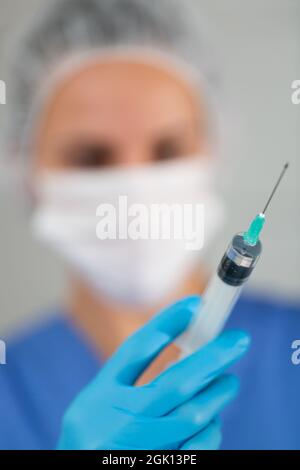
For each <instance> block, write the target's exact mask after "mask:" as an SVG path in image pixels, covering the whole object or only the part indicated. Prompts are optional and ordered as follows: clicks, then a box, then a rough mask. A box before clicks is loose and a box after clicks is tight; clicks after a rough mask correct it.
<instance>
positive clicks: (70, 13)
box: [5, 0, 216, 152]
mask: <svg viewBox="0 0 300 470" xmlns="http://www.w3.org/2000/svg"><path fill="white" fill-rule="evenodd" d="M120 46H121V47H124V46H125V47H126V46H128V47H136V46H138V47H139V48H144V47H145V48H151V49H153V50H157V51H160V52H162V53H163V54H167V55H169V56H170V57H174V58H178V59H179V60H180V61H181V62H182V63H185V64H186V65H187V66H190V67H191V68H192V69H193V70H194V71H195V73H196V75H197V74H198V75H199V77H202V80H203V79H204V80H205V82H207V84H208V85H209V87H210V88H212V89H213V90H214V89H215V88H214V87H215V85H216V74H215V72H214V68H213V67H212V65H211V63H210V62H211V61H210V50H209V49H208V48H207V45H206V42H205V39H204V37H203V27H202V26H201V15H200V12H199V7H198V5H197V1H196V0H184V1H183V0H55V1H53V2H51V5H50V6H48V7H47V8H45V9H44V10H43V11H42V14H40V15H39V16H38V17H35V18H34V21H32V23H31V25H30V27H28V28H27V31H25V32H23V34H22V37H21V38H19V44H18V46H17V47H16V48H15V54H14V55H13V61H12V64H11V70H12V73H11V79H10V82H9V83H10V90H11V96H10V98H9V101H10V105H11V113H10V119H8V126H7V132H6V139H5V140H6V142H7V143H8V146H9V147H10V148H11V147H12V145H11V143H13V147H14V148H15V150H16V151H17V152H18V151H20V148H21V146H22V140H23V139H24V134H25V133H27V134H28V132H29V133H30V129H28V127H30V126H29V124H28V122H29V121H30V119H29V116H30V114H31V112H32V107H33V103H34V102H35V99H36V94H37V90H39V89H40V88H41V87H42V86H43V84H44V83H45V82H46V80H47V77H48V76H49V75H50V74H51V73H52V72H53V70H54V69H55V67H57V64H58V63H60V62H62V61H63V60H65V59H67V58H68V57H70V56H72V55H74V54H76V53H83V52H85V51H93V50H95V51H98V50H102V51H105V50H108V49H109V48H117V47H120ZM26 127H27V131H26V132H25V130H26Z"/></svg>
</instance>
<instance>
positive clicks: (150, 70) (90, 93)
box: [43, 60, 201, 132]
mask: <svg viewBox="0 0 300 470" xmlns="http://www.w3.org/2000/svg"><path fill="white" fill-rule="evenodd" d="M199 101H200V99H199V97H198V95H197V94H196V91H195V90H194V89H193V88H192V86H190V85H189V84H188V83H187V82H185V81H184V80H183V79H181V78H179V77H178V76H176V75H175V73H174V72H173V71H168V70H167V69H166V70H164V69H162V68H158V67H155V66H152V65H148V64H142V63H138V62H134V61H126V62H125V61H117V60H111V61H105V62H103V63H101V62H98V63H94V64H90V65H88V66H87V65H85V66H84V68H82V69H81V70H79V71H77V72H76V73H75V72H74V73H73V74H72V75H71V76H68V78H66V79H65V81H63V82H61V83H60V84H59V86H57V87H56V89H55V92H54V93H53V94H52V97H51V99H50V100H49V102H48V104H47V105H46V107H45V109H44V114H43V118H44V125H47V126H48V127H52V128H60V129H62V128H63V129H65V130H70V129H73V131H74V130H75V129H76V128H80V129H83V128H84V127H88V128H89V129H91V128H93V127H95V128H96V127H97V131H99V128H100V127H101V129H102V130H103V131H105V130H107V131H108V130H112V129H114V130H116V129H118V128H120V129H123V131H124V132H126V131H127V132H129V131H130V129H131V127H132V126H134V127H135V131H136V132H137V131H138V128H143V129H144V130H151V129H153V128H155V127H158V126H164V125H165V126H168V125H170V124H172V123H173V122H175V123H176V122H177V121H179V120H184V119H189V118H191V117H195V116H196V115H197V114H199V110H200V108H201V106H200V102H199ZM131 130H132V129H131Z"/></svg>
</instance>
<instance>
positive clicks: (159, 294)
mask: <svg viewBox="0 0 300 470" xmlns="http://www.w3.org/2000/svg"><path fill="white" fill-rule="evenodd" d="M213 185H214V171H213V170H212V167H211V165H210V164H208V163H207V161H206V159H204V158H200V157H191V158H184V159H180V160H178V161H176V160H174V161H172V162H171V163H159V164H153V165H147V166H142V167H135V168H130V169H124V168H116V169H109V170H99V171H77V170H74V171H68V172H48V173H45V174H43V175H41V176H40V177H39V180H38V182H37V183H36V191H37V196H38V206H37V208H36V211H35V214H34V217H33V228H34V233H35V234H36V235H37V236H38V238H39V239H42V240H44V241H47V242H48V243H49V244H51V245H52V246H53V247H54V248H55V250H56V251H57V252H59V253H60V254H61V255H62V256H63V257H64V258H65V259H66V260H67V262H68V263H69V264H70V265H71V266H72V267H73V268H74V269H75V270H76V271H77V272H78V274H79V275H80V276H82V278H83V279H84V280H85V281H86V282H87V283H88V284H89V285H90V286H91V287H92V288H93V289H94V290H95V291H96V293H98V294H99V295H105V296H107V297H110V298H112V299H114V300H117V301H121V302H125V303H128V304H132V305H136V306H143V305H145V306H146V305H151V304H155V303H157V302H161V301H162V300H163V299H164V297H166V296H167V295H169V294H170V293H172V291H173V290H175V289H176V288H177V287H178V286H180V283H181V282H183V281H184V280H185V278H186V277H187V275H188V274H190V273H191V272H192V270H193V269H195V267H196V265H197V263H198V262H199V250H191V249H187V243H186V240H184V239H180V240H178V239H174V237H170V239H168V240H167V239H164V240H162V239H158V240H157V239H132V238H127V239H125V238H124V230H123V236H122V237H121V239H120V237H119V235H120V232H119V231H118V230H117V231H116V233H117V237H116V239H102V240H100V239H99V238H98V237H97V232H96V231H97V228H98V227H99V225H98V224H99V220H100V219H99V216H97V215H96V214H97V208H98V207H99V205H100V204H109V205H110V207H115V208H116V214H117V215H118V219H117V220H118V222H117V225H118V224H119V225H118V227H117V229H119V228H120V224H122V222H123V227H126V226H127V227H128V224H129V225H130V223H131V221H132V213H131V216H129V219H131V220H127V221H126V220H124V218H126V214H124V212H120V196H121V197H122V199H123V201H124V199H125V198H126V201H127V206H128V207H129V208H130V207H131V208H133V206H132V204H139V205H142V206H143V208H144V212H145V211H146V212H147V210H148V209H149V211H150V207H152V205H153V204H169V205H173V204H179V205H181V206H182V205H183V204H192V205H195V204H203V205H204V210H205V223H204V248H206V246H207V244H208V242H209V241H210V240H211V238H212V237H213V235H214V234H215V232H216V231H217V229H218V228H219V226H220V223H221V221H222V218H223V217H222V216H223V211H222V204H221V203H220V201H219V199H218V198H217V197H216V196H215V193H214V190H213ZM102 207H106V206H102ZM135 208H137V206H135ZM118 210H119V213H118ZM147 213H148V214H150V212H147ZM120 214H121V216H120ZM120 217H122V220H121V219H120ZM127 218H128V214H127ZM102 220H104V219H103V218H102ZM106 220H108V221H110V219H109V217H106ZM120 220H121V221H120ZM139 220H142V222H145V223H146V222H147V223H146V228H148V229H149V219H147V221H145V220H146V219H145V214H144V217H143V218H142V219H139ZM150 221H151V220H150ZM124 224H125V225H124ZM112 225H115V224H112ZM112 225H110V226H112ZM144 229H145V227H144ZM116 233H115V235H116ZM143 233H145V230H144V232H143ZM148 233H150V232H148ZM135 238H139V237H135Z"/></svg>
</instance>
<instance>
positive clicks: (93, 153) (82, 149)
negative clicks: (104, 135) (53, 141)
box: [63, 144, 115, 168]
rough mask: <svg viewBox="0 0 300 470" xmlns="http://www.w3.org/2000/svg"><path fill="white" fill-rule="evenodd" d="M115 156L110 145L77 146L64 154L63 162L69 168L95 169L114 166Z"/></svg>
mask: <svg viewBox="0 0 300 470" xmlns="http://www.w3.org/2000/svg"><path fill="white" fill-rule="evenodd" d="M114 154H115V151H114V148H113V147H112V146H109V145H99V144H97V145H96V144H77V145H76V146H72V147H71V148H69V149H67V150H65V151H64V152H63V160H64V163H65V164H66V165H67V166H68V167H74V168H95V167H102V166H108V165H111V164H113V160H114Z"/></svg>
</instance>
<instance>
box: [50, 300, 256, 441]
mask: <svg viewBox="0 0 300 470" xmlns="http://www.w3.org/2000/svg"><path fill="white" fill-rule="evenodd" d="M199 302H200V299H199V297H196V296H192V297H188V298H186V299H184V300H182V301H180V302H178V303H176V304H174V305H172V306H171V307H169V308H167V309H166V310H164V311H163V312H162V313H161V314H159V315H157V316H156V317H154V318H153V319H152V320H151V321H150V322H149V323H147V324H146V325H145V326H144V327H143V328H141V329H140V330H138V331H137V332H136V333H134V334H133V335H132V336H130V337H129V338H128V339H127V340H126V341H125V342H124V343H123V344H122V345H121V347H120V348H119V349H118V350H117V351H116V352H115V354H114V355H113V356H112V357H111V359H109V360H108V361H107V363H106V365H105V366H104V367H103V369H102V370H101V371H100V373H99V374H98V375H97V376H96V377H95V379H94V380H93V381H92V382H91V383H90V384H89V385H88V386H87V387H85V388H84V389H83V390H82V392H81V393H79V395H78V397H77V398H76V399H75V400H74V402H73V403H72V404H71V406H70V407H69V409H68V410H67V412H66V414H65V416H64V419H63V427H62V434H61V437H60V440H59V445H58V448H59V449H98V450H99V449H109V450H113V449H131V450H136V449H144V450H146V449H156V450H159V449H193V450H195V449H216V448H218V447H219V445H220V439H221V433H220V425H219V423H218V419H217V416H218V414H219V413H220V411H221V410H222V409H223V408H224V406H225V405H227V403H229V402H230V401H231V400H232V399H233V398H234V397H235V396H236V393H237V390H238V381H237V379H236V378H235V377H234V376H229V375H223V372H224V370H225V369H226V368H228V367H229V366H230V365H231V364H233V363H234V362H235V361H237V360H238V359H239V358H240V357H241V356H242V355H243V354H244V353H245V351H246V350H247V348H248V345H249V342H250V341H249V337H248V336H247V334H246V333H244V332H241V331H227V332H225V333H223V334H221V335H220V336H219V337H218V338H217V339H216V340H214V341H212V342H211V343H209V344H207V345H206V346H204V347H203V348H202V349H200V350H198V351H197V352H195V353H194V354H192V355H191V356H189V357H186V358H184V359H183V360H181V361H179V362H177V363H176V364H173V365H172V366H171V367H170V368H169V369H167V370H165V371H164V372H162V373H161V374H160V375H159V376H158V377H156V378H155V379H154V380H153V381H152V382H150V383H149V384H146V385H142V386H134V383H135V381H136V380H137V378H138V377H139V375H140V374H141V373H142V372H143V371H144V369H145V368H146V367H147V366H148V365H149V364H150V363H151V361H152V360H153V359H154V358H155V357H156V356H157V355H158V354H159V353H160V351H162V349H163V348H165V347H166V346H167V345H168V344H169V343H170V342H171V341H172V340H173V339H174V338H175V337H176V336H177V335H179V334H180V333H181V332H182V331H184V329H185V328H186V327H187V326H188V323H189V322H190V320H191V319H192V317H193V315H194V314H195V313H196V312H197V310H198V309H199ZM200 314H201V313H200Z"/></svg>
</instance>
